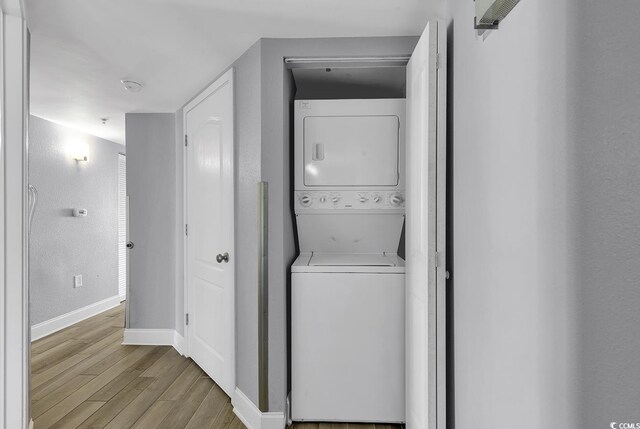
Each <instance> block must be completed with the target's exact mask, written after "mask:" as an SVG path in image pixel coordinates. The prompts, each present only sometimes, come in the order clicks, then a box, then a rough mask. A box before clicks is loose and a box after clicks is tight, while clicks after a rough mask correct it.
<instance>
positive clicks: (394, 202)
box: [291, 99, 405, 423]
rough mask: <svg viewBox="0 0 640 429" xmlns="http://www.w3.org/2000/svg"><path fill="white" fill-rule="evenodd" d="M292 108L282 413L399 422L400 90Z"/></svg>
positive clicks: (402, 298)
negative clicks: (286, 404) (287, 375)
mask: <svg viewBox="0 0 640 429" xmlns="http://www.w3.org/2000/svg"><path fill="white" fill-rule="evenodd" d="M294 110H295V111H294V121H295V141H294V152H295V153H294V162H295V166H294V170H295V191H294V192H295V194H294V207H295V215H296V222H297V230H298V241H299V245H300V255H299V257H298V258H297V259H296V261H295V263H294V264H293V266H292V269H291V271H292V285H291V353H292V354H291V370H292V372H291V382H292V389H291V415H292V419H293V420H294V421H333V422H385V423H402V422H404V421H405V362H404V356H405V352H404V351H405V328H404V327H405V292H404V291H405V288H404V271H405V269H404V260H403V259H402V258H401V257H400V256H399V255H398V251H399V246H400V238H401V235H402V229H403V225H404V217H405V211H404V190H405V177H404V165H405V159H404V156H405V149H404V141H405V138H404V130H405V123H404V112H405V100H404V99H375V100H371V99H369V100H353V99H350V100H296V101H295V107H294Z"/></svg>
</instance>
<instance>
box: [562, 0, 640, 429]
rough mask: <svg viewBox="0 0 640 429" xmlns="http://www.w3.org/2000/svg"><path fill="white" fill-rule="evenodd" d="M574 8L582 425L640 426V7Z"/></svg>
mask: <svg viewBox="0 0 640 429" xmlns="http://www.w3.org/2000/svg"><path fill="white" fill-rule="evenodd" d="M565 3H568V5H569V16H573V17H575V18H574V22H573V23H571V24H572V25H570V26H569V28H570V29H571V33H570V38H569V49H571V52H572V57H573V60H572V61H569V64H568V65H569V72H568V79H567V81H568V88H567V91H568V94H569V97H570V99H569V108H570V118H571V122H570V124H571V127H572V128H571V130H570V138H571V141H570V147H569V150H568V156H569V159H570V166H571V167H572V172H573V174H574V189H572V194H571V195H570V201H571V203H572V209H573V212H572V219H571V220H572V226H571V232H572V242H571V245H572V248H571V251H572V255H574V258H575V265H574V269H575V271H574V272H575V283H574V289H573V291H572V292H573V293H574V300H575V305H576V306H577V319H576V322H577V325H578V327H579V329H578V332H577V339H578V349H577V350H576V352H577V353H576V354H577V357H576V362H577V371H578V373H577V377H578V380H579V384H578V386H577V387H578V391H579V392H580V395H579V396H578V403H579V408H578V409H577V414H578V415H579V416H580V417H579V422H578V423H579V424H578V425H576V426H577V427H585V428H586V427H607V425H608V424H609V423H610V422H612V421H616V422H640V406H639V404H640V389H639V388H638V386H640V364H639V363H638V359H637V358H636V357H637V356H640V312H639V311H638V308H640V263H639V262H640V215H639V214H640V144H639V140H640V128H639V124H640V74H639V73H638V70H639V69H640V46H639V45H638V43H637V40H638V22H639V20H640V3H638V2H635V1H631V0H610V1H607V2H596V1H586V2H585V1H579V0H571V1H565ZM584 23H591V24H590V25H584Z"/></svg>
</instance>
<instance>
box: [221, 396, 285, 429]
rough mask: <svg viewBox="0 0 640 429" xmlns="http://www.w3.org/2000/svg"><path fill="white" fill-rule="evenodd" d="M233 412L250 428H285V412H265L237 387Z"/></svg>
mask: <svg viewBox="0 0 640 429" xmlns="http://www.w3.org/2000/svg"><path fill="white" fill-rule="evenodd" d="M232 403H233V412H234V413H235V415H236V416H238V418H239V419H240V421H242V423H244V425H245V426H246V427H247V428H248V429H284V428H285V426H286V419H285V416H284V412H278V413H271V412H270V413H263V412H262V411H260V410H259V409H258V407H256V406H255V404H254V403H253V402H251V400H250V399H249V398H247V396H246V395H245V394H244V393H242V391H241V390H240V389H238V388H237V387H236V391H235V393H234V395H233V401H232Z"/></svg>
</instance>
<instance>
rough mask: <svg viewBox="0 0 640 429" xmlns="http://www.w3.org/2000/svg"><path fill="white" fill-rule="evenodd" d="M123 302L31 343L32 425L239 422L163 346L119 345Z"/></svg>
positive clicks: (207, 383)
mask: <svg viewBox="0 0 640 429" xmlns="http://www.w3.org/2000/svg"><path fill="white" fill-rule="evenodd" d="M123 326H124V304H123V305H120V306H119V307H116V308H114V309H113V310H110V311H107V312H105V313H102V314H100V315H97V316H95V317H92V318H90V319H87V320H85V321H83V322H80V323H78V324H76V325H73V326H70V327H69V328H66V329H64V330H62V331H59V332H57V333H55V334H53V335H51V336H49V337H46V338H43V339H41V340H38V341H35V342H34V343H33V345H32V361H31V370H32V387H31V398H32V409H33V413H32V414H33V418H34V420H35V428H37V429H46V428H110V429H125V428H156V427H157V428H171V429H176V428H194V429H196V428H197V429H202V428H216V429H227V428H228V429H244V425H243V424H242V422H240V420H238V418H237V417H236V416H235V414H233V408H232V406H231V401H230V399H229V397H227V395H226V394H225V393H224V392H223V391H222V390H221V389H220V388H219V387H218V386H217V385H216V384H215V383H214V382H213V381H212V380H211V379H210V378H209V377H208V376H206V375H205V374H204V372H203V371H202V370H201V369H200V368H199V367H198V366H197V365H196V364H195V363H193V361H192V360H191V359H185V358H184V357H182V356H180V355H179V354H178V353H177V352H176V351H175V350H174V349H173V348H172V347H168V346H157V347H156V346H123V345H121V342H122V334H123Z"/></svg>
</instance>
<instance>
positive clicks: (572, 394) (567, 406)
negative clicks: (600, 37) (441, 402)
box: [448, 0, 640, 429]
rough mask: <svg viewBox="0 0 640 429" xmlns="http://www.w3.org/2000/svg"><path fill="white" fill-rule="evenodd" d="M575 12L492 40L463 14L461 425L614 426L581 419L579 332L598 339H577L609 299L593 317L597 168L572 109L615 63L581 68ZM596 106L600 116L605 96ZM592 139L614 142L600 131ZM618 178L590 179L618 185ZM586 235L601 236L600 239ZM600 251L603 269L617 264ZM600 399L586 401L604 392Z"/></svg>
mask: <svg viewBox="0 0 640 429" xmlns="http://www.w3.org/2000/svg"><path fill="white" fill-rule="evenodd" d="M580 3H582V4H587V3H593V2H580ZM593 4H595V3H593ZM569 5H570V2H569V1H567V0H563V1H560V2H559V1H558V0H537V1H523V2H520V3H519V4H518V6H517V7H516V8H515V9H514V10H513V12H512V13H511V14H510V15H509V16H508V17H507V19H506V20H504V21H503V22H502V23H501V24H500V29H499V30H497V31H493V32H490V33H489V34H488V36H487V37H486V38H484V39H483V38H482V37H478V36H477V34H476V31H475V30H474V29H473V16H474V5H473V2H468V1H464V0H455V1H454V2H453V4H452V15H453V22H452V24H451V28H450V31H449V47H450V58H449V63H448V64H449V73H450V93H449V100H448V102H449V104H450V116H449V120H450V124H451V125H450V135H449V144H450V145H451V147H450V148H449V154H450V166H451V169H452V171H451V176H450V177H451V179H452V181H451V182H450V183H449V187H450V192H451V200H450V201H451V202H452V205H450V206H449V207H448V210H449V214H450V216H451V217H450V223H449V227H450V228H451V233H452V238H453V240H452V241H451V242H450V243H449V244H450V245H452V248H451V251H452V256H453V257H452V259H451V262H452V264H453V265H452V267H450V268H451V269H452V274H453V275H452V281H451V282H450V284H449V290H450V291H452V295H451V296H450V297H449V298H450V299H452V300H453V302H452V308H453V311H454V313H453V330H452V331H450V333H451V334H453V336H452V337H450V339H451V340H452V341H453V349H452V352H453V353H452V355H450V356H449V358H450V362H449V363H450V365H452V366H453V379H452V384H451V385H450V386H449V387H450V389H451V390H452V391H450V396H449V400H450V401H451V403H450V404H449V405H450V409H449V410H450V414H449V419H450V422H451V424H452V427H454V426H453V425H455V427H457V428H461V429H466V428H470V427H473V428H477V429H502V428H510V427H513V426H514V424H515V425H516V426H517V427H519V428H522V429H540V428H551V427H563V428H578V427H580V428H600V427H609V422H610V421H612V420H606V424H605V423H604V421H602V422H598V424H594V421H592V422H590V424H584V425H582V424H578V420H577V417H578V413H577V408H576V406H577V401H578V400H579V395H578V384H577V378H578V377H577V373H578V371H580V366H581V364H582V362H583V359H584V356H580V353H579V351H580V343H581V340H582V339H581V335H582V334H584V335H589V334H588V333H587V332H586V331H584V332H583V331H581V330H579V329H578V326H577V325H578V316H577V315H578V313H579V312H582V311H585V310H588V312H587V313H586V314H585V317H587V318H592V317H595V316H596V315H597V307H596V302H599V303H600V304H604V301H598V300H597V299H595V296H593V295H592V297H593V298H594V302H593V304H594V307H593V308H588V307H586V306H584V303H583V302H580V300H579V299H578V294H579V293H581V291H584V290H585V287H586V286H587V285H588V284H587V283H586V282H584V281H583V282H582V284H581V282H579V281H577V279H576V271H577V268H578V267H577V266H576V258H577V256H578V254H577V253H576V248H575V245H576V234H575V232H576V231H575V226H576V222H578V221H579V217H577V216H576V215H577V213H576V210H575V206H574V201H575V200H576V198H577V197H578V195H577V194H576V188H575V186H576V180H575V173H576V169H577V168H578V167H579V166H580V165H581V164H582V165H583V166H584V167H585V168H587V169H591V166H592V164H593V163H594V162H597V157H593V156H592V155H596V154H595V153H594V154H589V155H588V154H582V155H579V156H576V154H577V153H578V152H579V151H582V149H581V148H580V147H579V146H580V145H577V141H576V140H575V136H574V128H575V126H576V124H577V123H576V120H575V114H574V112H573V106H574V105H575V103H576V102H578V101H580V100H579V99H576V98H575V94H573V92H572V91H571V90H570V85H569V84H570V83H571V82H573V81H574V79H575V76H576V74H575V73H582V74H584V73H585V72H586V70H587V69H588V68H590V67H592V65H591V64H595V63H598V64H601V63H603V59H602V57H601V56H598V55H596V56H595V58H592V62H591V63H590V65H587V64H584V69H582V70H576V69H575V68H574V64H575V56H576V52H575V50H573V49H572V47H571V46H570V40H571V38H572V37H573V36H574V35H575V34H576V31H577V29H578V27H579V26H578V25H577V23H578V21H577V20H574V18H572V17H573V14H571V13H569V12H568V7H569ZM608 7H611V5H610V4H609V3H607V5H603V6H602V8H603V9H607V8H608ZM591 18H595V15H594V16H593V17H591ZM579 21H580V22H581V23H582V22H589V19H584V20H583V19H580V20H579ZM580 26H582V25H580ZM584 28H585V30H588V31H591V27H590V26H589V28H587V27H584ZM607 28H612V27H609V26H607ZM616 31H617V30H616ZM604 63H608V62H607V61H604ZM574 72H575V73H574ZM585 102H587V101H586V100H585ZM588 103H591V105H592V106H593V107H594V109H597V110H599V109H600V108H599V107H598V108H596V107H595V106H596V105H597V104H598V103H599V101H598V100H596V99H595V98H592V99H590V100H589V101H588ZM603 124H604V122H599V123H598V124H594V127H599V126H602V125H603ZM589 141H590V142H591V144H593V146H594V147H597V146H601V145H602V140H600V139H599V138H598V137H597V135H596V134H592V135H591V136H590V137H589ZM587 166H588V167H587ZM580 168H582V167H580ZM614 171H615V170H614V169H613V168H612V169H611V170H610V171H609V172H606V171H605V170H604V169H602V170H600V171H599V172H596V171H592V173H591V174H593V176H592V177H594V178H595V177H596V176H597V175H598V174H603V175H605V176H608V177H611V178H612V179H613V180H615V181H616V184H620V183H621V180H619V179H617V178H616V173H614ZM600 197H601V196H600ZM587 201H588V200H584V202H587ZM603 202H604V201H603ZM607 207H609V208H610V209H611V210H613V211H617V210H618V209H619V208H621V207H617V206H616V205H615V204H607ZM584 208H585V209H587V207H584ZM637 208H640V206H637ZM603 209H604V207H603ZM585 226H586V225H585ZM582 233H585V234H587V236H591V237H594V238H595V235H594V234H595V231H594V230H591V231H587V230H586V229H584V230H583V231H582ZM592 244H593V245H595V244H596V243H595V242H593V243H592ZM593 249H594V250H595V247H594V248H593ZM597 254H598V255H599V256H598V258H596V260H598V261H601V262H602V263H601V264H600V266H599V268H604V267H603V265H605V266H606V265H607V261H610V260H611V259H610V255H609V254H607V252H603V251H598V252H597ZM594 269H595V267H594ZM607 272H608V273H611V271H610V270H609V271H607ZM591 273H592V274H595V272H593V271H591ZM600 275H601V276H603V277H604V276H605V274H604V273H602V274H600ZM603 277H600V278H601V280H603V283H601V286H602V287H606V286H605V282H606V281H605V280H604V278H603ZM594 280H595V278H594ZM636 285H637V284H636ZM636 303H638V301H637V300H636ZM636 319H637V318H636ZM617 323H618V322H615V323H614V324H613V325H611V326H612V327H613V326H616V324H617ZM594 324H595V323H594ZM617 326H619V327H622V325H621V324H618V325H617ZM592 332H593V331H592ZM628 332H630V331H628ZM637 343H638V342H637V341H636V344H637ZM594 357H595V356H594ZM602 357H603V356H602V355H599V356H598V359H600V358H602ZM582 375H583V376H584V377H587V378H590V377H591V376H589V375H587V374H582ZM618 375H622V373H619V374H618ZM636 386H637V383H636ZM591 388H592V389H593V390H592V392H591V393H584V394H585V395H591V394H595V395H599V393H596V392H597V391H598V387H596V386H591ZM635 398H636V405H637V403H638V402H637V399H638V396H637V395H636V396H635ZM636 409H637V407H636ZM613 417H614V416H611V418H613ZM608 418H609V417H607V419H608ZM616 418H620V419H622V418H624V417H616ZM616 421H622V420H616ZM625 421H626V420H625ZM634 421H635V420H634Z"/></svg>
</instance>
